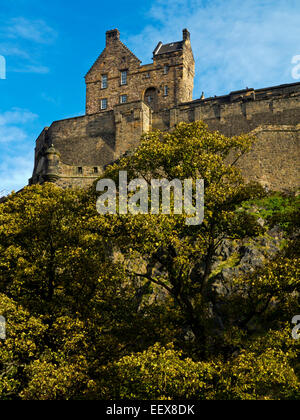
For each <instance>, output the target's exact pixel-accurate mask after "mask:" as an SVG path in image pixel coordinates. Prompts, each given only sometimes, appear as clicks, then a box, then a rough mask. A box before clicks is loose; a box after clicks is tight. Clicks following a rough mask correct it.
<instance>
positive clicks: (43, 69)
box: [10, 64, 50, 74]
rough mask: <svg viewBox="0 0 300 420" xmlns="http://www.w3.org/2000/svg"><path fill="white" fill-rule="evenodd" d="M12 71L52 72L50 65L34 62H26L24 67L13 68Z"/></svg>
mask: <svg viewBox="0 0 300 420" xmlns="http://www.w3.org/2000/svg"><path fill="white" fill-rule="evenodd" d="M10 71H12V72H14V73H35V74H47V73H49V72H50V69H49V67H46V66H39V65H34V64H26V65H23V66H22V67H16V68H12V69H11V70H10Z"/></svg>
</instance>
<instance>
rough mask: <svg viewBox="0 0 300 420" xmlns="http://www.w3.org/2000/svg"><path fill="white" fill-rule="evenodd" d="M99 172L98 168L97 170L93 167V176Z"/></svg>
mask: <svg viewBox="0 0 300 420" xmlns="http://www.w3.org/2000/svg"><path fill="white" fill-rule="evenodd" d="M98 172H99V171H98V168H97V166H95V167H94V174H97V173H98Z"/></svg>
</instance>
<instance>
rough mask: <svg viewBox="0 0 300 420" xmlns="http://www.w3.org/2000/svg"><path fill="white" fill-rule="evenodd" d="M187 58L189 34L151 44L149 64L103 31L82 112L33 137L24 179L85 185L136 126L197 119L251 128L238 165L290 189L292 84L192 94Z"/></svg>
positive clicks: (296, 121) (295, 125) (295, 157)
mask: <svg viewBox="0 0 300 420" xmlns="http://www.w3.org/2000/svg"><path fill="white" fill-rule="evenodd" d="M194 73H195V62H194V57H193V52H192V47H191V41H190V34H189V32H188V30H187V29H184V30H183V37H182V40H181V41H177V42H173V43H169V44H162V43H161V42H159V43H158V45H157V46H156V48H155V49H154V51H153V63H151V64H146V65H141V61H140V60H139V59H138V58H137V57H136V56H135V55H134V54H133V53H132V52H131V51H130V50H129V49H128V48H127V47H126V45H124V44H123V43H122V42H121V40H120V34H119V31H118V30H117V29H115V30H111V31H107V32H106V46H105V49H104V51H103V52H102V53H101V54H100V56H99V57H98V59H97V60H96V62H95V63H94V65H93V66H92V67H91V69H90V70H89V72H88V73H87V75H86V76H85V81H86V115H84V116H81V117H75V118H70V119H66V120H61V121H55V122H53V123H52V124H51V126H50V127H46V128H45V129H44V130H43V131H42V133H41V134H40V136H39V137H38V139H37V141H36V148H35V164H34V170H33V175H32V178H31V179H30V180H29V184H35V183H43V182H46V181H47V182H55V183H56V184H57V185H59V186H62V187H72V186H79V187H86V186H89V185H91V183H92V182H93V181H94V180H95V179H97V178H99V176H100V175H101V173H102V172H103V169H104V168H105V166H106V165H107V164H109V163H112V162H113V161H115V160H117V159H118V158H119V157H120V156H122V155H124V154H125V153H126V152H128V151H129V150H132V149H134V148H136V147H137V146H138V144H139V140H140V137H141V135H142V133H144V132H147V131H149V130H151V129H160V130H164V131H166V130H170V129H172V128H173V127H175V125H176V124H177V123H179V122H181V121H185V122H193V121H197V120H203V121H204V122H205V123H207V124H208V126H209V129H211V130H219V131H220V132H222V133H223V134H224V135H226V136H233V135H239V134H242V133H253V134H255V135H256V137H257V139H258V140H257V142H256V143H255V145H254V148H253V150H252V151H251V152H250V153H248V154H247V155H246V156H244V157H243V158H242V159H241V160H240V162H239V165H240V167H241V169H242V172H243V173H244V174H245V176H246V177H247V178H248V179H252V180H256V181H259V182H261V183H262V184H263V185H265V186H266V187H268V188H272V189H277V190H289V189H294V188H296V187H297V186H298V183H299V173H300V172H299V169H300V153H299V152H300V148H299V132H300V83H292V84H286V85H280V86H274V87H270V88H264V89H258V90H254V89H245V90H240V91H235V92H231V93H229V94H228V95H224V96H219V97H211V98H207V99H205V98H204V97H203V96H202V97H201V98H200V99H196V100H192V98H193V85H194Z"/></svg>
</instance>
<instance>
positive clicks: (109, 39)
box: [106, 29, 120, 46]
mask: <svg viewBox="0 0 300 420" xmlns="http://www.w3.org/2000/svg"><path fill="white" fill-rule="evenodd" d="M119 39H120V32H119V30H118V29H113V30H111V31H107V32H106V46H107V45H109V44H111V43H113V42H115V41H118V40H119Z"/></svg>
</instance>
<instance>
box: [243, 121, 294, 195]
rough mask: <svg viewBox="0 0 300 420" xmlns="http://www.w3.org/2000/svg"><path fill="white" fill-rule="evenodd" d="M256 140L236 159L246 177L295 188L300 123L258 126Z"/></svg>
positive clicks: (277, 187) (275, 186)
mask: <svg viewBox="0 0 300 420" xmlns="http://www.w3.org/2000/svg"><path fill="white" fill-rule="evenodd" d="M252 133H253V134H254V135H255V136H256V138H257V141H256V142H255V143H254V145H253V148H252V150H251V152H250V153H248V154H247V155H245V156H243V157H242V158H241V159H240V161H239V162H238V166H239V167H240V168H241V170H242V172H243V174H244V175H245V176H246V178H247V179H249V180H253V181H258V182H260V183H261V184H262V185H264V186H266V187H268V188H269V189H273V190H280V191H285V190H294V189H296V188H297V187H298V188H299V186H300V185H299V184H300V182H299V181H300V176H299V174H300V144H299V143H300V142H299V141H300V124H298V125H297V126H287V125H282V126H278V125H275V126H272V125H267V126H260V127H258V128H257V129H256V130H254V131H253V132H252Z"/></svg>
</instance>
